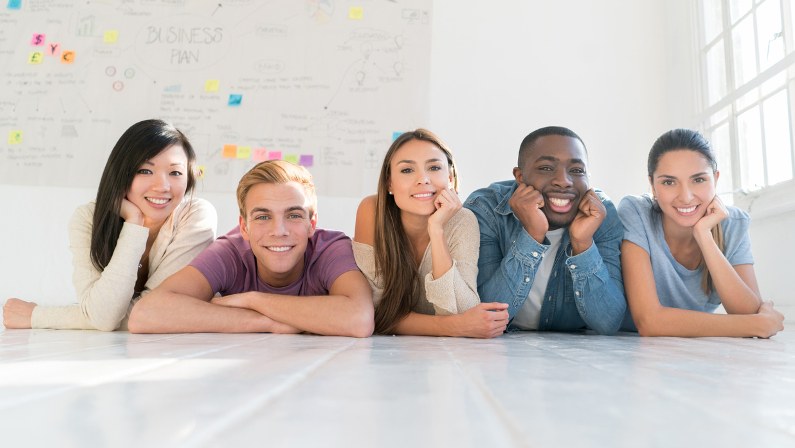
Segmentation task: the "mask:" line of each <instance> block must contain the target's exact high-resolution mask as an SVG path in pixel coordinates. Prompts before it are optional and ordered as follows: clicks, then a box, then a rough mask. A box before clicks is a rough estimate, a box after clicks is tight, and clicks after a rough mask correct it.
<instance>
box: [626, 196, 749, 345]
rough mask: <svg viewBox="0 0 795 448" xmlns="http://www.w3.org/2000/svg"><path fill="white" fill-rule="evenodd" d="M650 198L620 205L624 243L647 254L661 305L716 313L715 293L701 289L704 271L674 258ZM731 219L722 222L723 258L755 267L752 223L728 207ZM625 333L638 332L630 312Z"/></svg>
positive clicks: (633, 198) (630, 198)
mask: <svg viewBox="0 0 795 448" xmlns="http://www.w3.org/2000/svg"><path fill="white" fill-rule="evenodd" d="M652 204H653V202H652V199H651V197H649V196H647V195H643V196H627V197H625V198H624V199H622V200H621V203H620V204H619V205H618V216H619V217H620V218H621V221H622V222H623V224H624V239H625V240H627V241H630V242H632V243H635V244H637V245H638V246H640V247H641V248H642V249H643V250H645V251H646V252H648V254H649V258H650V259H651V267H652V270H653V271H654V283H655V286H656V288H657V297H658V298H659V299H660V304H661V305H663V306H666V307H671V308H681V309H687V310H695V311H704V312H710V313H711V312H713V311H715V309H716V308H717V307H718V305H720V303H721V302H720V297H719V296H718V293H717V292H716V291H714V290H713V291H712V293H711V294H710V295H709V297H707V295H706V294H704V291H703V290H702V289H701V276H702V272H703V270H704V268H702V267H698V268H697V269H695V270H690V269H687V268H686V267H684V266H682V265H681V264H679V262H678V261H676V259H675V258H674V257H673V255H672V254H671V250H670V248H669V247H668V243H666V242H665V236H664V234H663V228H662V216H661V214H660V213H659V212H657V211H654V210H652ZM726 208H727V209H728V211H729V216H728V217H727V218H726V219H724V220H723V221H722V222H721V225H722V226H723V237H724V242H725V250H724V255H725V256H726V259H727V260H729V263H730V264H731V265H732V266H736V265H740V264H753V263H754V259H753V256H752V255H751V239H750V236H749V234H748V227H749V226H750V223H751V220H750V218H749V217H748V214H747V213H745V212H744V211H742V210H740V209H738V208H736V207H732V206H726ZM622 329H627V330H633V331H635V324H634V323H633V321H632V316H631V315H630V313H629V309H627V314H626V316H625V318H624V324H623V325H622Z"/></svg>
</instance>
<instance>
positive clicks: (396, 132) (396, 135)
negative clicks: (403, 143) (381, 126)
mask: <svg viewBox="0 0 795 448" xmlns="http://www.w3.org/2000/svg"><path fill="white" fill-rule="evenodd" d="M401 135H403V133H402V132H400V131H395V132H393V133H392V141H393V142H394V141H395V140H397V138H398V137H400V136H401Z"/></svg>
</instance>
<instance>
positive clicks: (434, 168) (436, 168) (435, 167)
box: [428, 165, 442, 171]
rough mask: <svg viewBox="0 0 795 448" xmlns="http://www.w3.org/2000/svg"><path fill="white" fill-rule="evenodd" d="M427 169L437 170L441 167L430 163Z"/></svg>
mask: <svg viewBox="0 0 795 448" xmlns="http://www.w3.org/2000/svg"><path fill="white" fill-rule="evenodd" d="M428 169H429V170H430V171H439V170H441V169H442V167H441V166H440V165H431V166H430V167H428Z"/></svg>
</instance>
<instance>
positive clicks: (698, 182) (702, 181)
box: [693, 177, 707, 184]
mask: <svg viewBox="0 0 795 448" xmlns="http://www.w3.org/2000/svg"><path fill="white" fill-rule="evenodd" d="M706 181H707V179H705V178H703V177H696V178H695V179H693V182H695V183H697V184H702V183H704V182H706Z"/></svg>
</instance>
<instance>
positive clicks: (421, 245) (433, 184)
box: [353, 129, 508, 338]
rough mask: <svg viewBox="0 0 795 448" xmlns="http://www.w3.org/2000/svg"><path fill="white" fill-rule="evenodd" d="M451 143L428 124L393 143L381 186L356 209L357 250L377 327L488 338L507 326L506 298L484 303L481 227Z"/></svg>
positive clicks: (391, 331)
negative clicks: (465, 196) (464, 200)
mask: <svg viewBox="0 0 795 448" xmlns="http://www.w3.org/2000/svg"><path fill="white" fill-rule="evenodd" d="M457 190H458V173H457V172H456V169H455V163H454V162H453V156H452V154H451V152H450V150H449V149H448V147H447V145H446V144H445V143H444V142H443V141H442V140H441V139H439V137H437V136H436V135H435V134H433V133H432V132H430V131H428V130H425V129H417V130H415V131H411V132H406V133H404V134H402V135H400V136H399V137H398V138H397V139H395V141H394V142H393V143H392V146H390V148H389V150H388V151H387V153H386V156H385V157H384V163H383V165H382V167H381V174H380V177H379V180H378V193H377V194H376V195H373V196H368V197H366V198H364V199H363V200H362V202H361V204H360V205H359V209H358V211H357V213H356V232H355V235H354V242H353V249H354V255H355V256H356V262H357V264H358V265H359V268H360V269H361V270H362V272H364V274H365V276H366V277H367V279H368V281H369V282H370V286H371V287H372V288H373V301H374V302H375V332H376V333H379V334H412V335H427V336H466V337H480V338H489V337H495V336H498V335H500V334H502V333H503V331H505V327H506V325H507V323H508V313H507V311H506V309H507V305H506V304H502V303H483V304H481V303H480V298H479V296H478V292H477V273H478V272H477V271H478V268H477V265H478V263H477V261H478V252H479V246H480V232H479V229H478V223H477V219H476V218H475V216H474V214H472V212H471V211H469V210H467V209H464V208H462V207H461V200H460V199H459V198H458V193H457Z"/></svg>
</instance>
